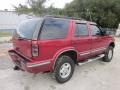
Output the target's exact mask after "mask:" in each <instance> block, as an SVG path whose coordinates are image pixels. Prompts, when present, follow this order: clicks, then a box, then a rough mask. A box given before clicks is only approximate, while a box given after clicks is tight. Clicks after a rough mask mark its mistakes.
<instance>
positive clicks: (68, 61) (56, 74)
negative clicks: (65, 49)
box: [55, 55, 75, 83]
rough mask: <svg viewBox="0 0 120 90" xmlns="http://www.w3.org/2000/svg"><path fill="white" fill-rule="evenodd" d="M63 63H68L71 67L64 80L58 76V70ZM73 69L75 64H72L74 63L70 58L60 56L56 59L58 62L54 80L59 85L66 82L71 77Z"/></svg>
mask: <svg viewBox="0 0 120 90" xmlns="http://www.w3.org/2000/svg"><path fill="white" fill-rule="evenodd" d="M64 63H69V64H70V65H71V72H70V74H69V76H68V77H66V78H62V77H61V76H60V68H61V66H62V65H63V64H64ZM74 67H75V64H74V61H73V60H72V59H71V57H69V56H65V55H64V56H61V57H60V58H58V62H57V64H56V66H55V78H56V80H57V81H58V82H59V83H64V82H67V81H68V80H69V79H70V78H71V77H72V75H73V72H74Z"/></svg>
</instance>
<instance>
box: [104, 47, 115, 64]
mask: <svg viewBox="0 0 120 90" xmlns="http://www.w3.org/2000/svg"><path fill="white" fill-rule="evenodd" d="M113 49H114V48H113V47H112V46H109V47H108V49H107V50H106V52H105V56H104V57H103V61H104V62H110V61H111V60H112V58H113ZM110 52H111V53H112V55H111V57H109V53H110Z"/></svg>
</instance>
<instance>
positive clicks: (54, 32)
mask: <svg viewBox="0 0 120 90" xmlns="http://www.w3.org/2000/svg"><path fill="white" fill-rule="evenodd" d="M68 25H69V20H65V19H46V20H45V22H44V25H43V27H42V30H41V34H40V37H39V38H40V39H41V40H50V39H62V38H65V37H66V35H67V32H68Z"/></svg>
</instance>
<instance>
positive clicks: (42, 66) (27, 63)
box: [8, 50, 51, 73]
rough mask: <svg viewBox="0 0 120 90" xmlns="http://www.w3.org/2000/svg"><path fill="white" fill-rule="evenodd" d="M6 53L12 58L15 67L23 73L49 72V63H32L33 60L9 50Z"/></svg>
mask: <svg viewBox="0 0 120 90" xmlns="http://www.w3.org/2000/svg"><path fill="white" fill-rule="evenodd" d="M8 53H9V55H10V57H11V58H12V61H13V62H14V64H15V66H18V67H19V68H20V69H21V70H23V71H27V72H30V73H39V72H46V71H50V68H51V61H40V62H33V60H31V59H28V58H26V57H24V56H23V55H21V54H19V53H17V52H16V51H14V50H9V51H8Z"/></svg>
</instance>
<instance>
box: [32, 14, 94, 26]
mask: <svg viewBox="0 0 120 90" xmlns="http://www.w3.org/2000/svg"><path fill="white" fill-rule="evenodd" d="M41 18H44V19H46V18H57V19H69V20H73V21H75V22H76V23H83V24H84V23H89V24H93V25H96V23H95V22H91V21H87V20H84V19H82V18H75V17H67V16H53V15H46V16H43V17H37V18H34V19H41Z"/></svg>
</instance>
